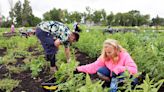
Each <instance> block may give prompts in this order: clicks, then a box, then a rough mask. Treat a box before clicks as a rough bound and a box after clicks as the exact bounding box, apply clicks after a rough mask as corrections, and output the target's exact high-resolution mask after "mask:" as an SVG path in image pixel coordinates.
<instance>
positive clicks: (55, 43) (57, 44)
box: [54, 39, 61, 48]
mask: <svg viewBox="0 0 164 92" xmlns="http://www.w3.org/2000/svg"><path fill="white" fill-rule="evenodd" d="M60 44H61V42H60V40H59V39H56V40H55V41H54V45H55V46H56V47H57V48H59V46H60Z"/></svg>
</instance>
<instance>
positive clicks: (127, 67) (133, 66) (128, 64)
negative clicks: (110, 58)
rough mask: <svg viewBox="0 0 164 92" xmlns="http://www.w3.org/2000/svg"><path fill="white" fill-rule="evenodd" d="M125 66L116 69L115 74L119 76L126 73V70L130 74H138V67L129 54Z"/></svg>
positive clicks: (126, 56)
mask: <svg viewBox="0 0 164 92" xmlns="http://www.w3.org/2000/svg"><path fill="white" fill-rule="evenodd" d="M123 62H124V65H122V66H121V65H118V66H116V67H115V68H114V70H113V72H114V73H115V74H119V73H122V72H124V71H125V70H128V71H129V73H130V74H132V75H133V74H136V73H137V65H136V64H135V62H134V61H133V59H132V58H131V56H130V55H129V54H128V53H127V54H126V55H125V58H124V61H123Z"/></svg>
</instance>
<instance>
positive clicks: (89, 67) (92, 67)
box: [77, 59, 105, 74]
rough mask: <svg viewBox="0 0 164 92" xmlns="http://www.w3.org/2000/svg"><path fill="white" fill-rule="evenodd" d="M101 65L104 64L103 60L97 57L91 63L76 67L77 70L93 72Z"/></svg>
mask: <svg viewBox="0 0 164 92" xmlns="http://www.w3.org/2000/svg"><path fill="white" fill-rule="evenodd" d="M102 66H105V64H104V62H103V61H102V60H100V59H98V60H97V61H95V62H93V63H91V64H87V65H83V66H79V67H77V70H78V71H79V72H85V73H89V74H94V73H96V72H97V70H98V69H99V68H100V67H102Z"/></svg>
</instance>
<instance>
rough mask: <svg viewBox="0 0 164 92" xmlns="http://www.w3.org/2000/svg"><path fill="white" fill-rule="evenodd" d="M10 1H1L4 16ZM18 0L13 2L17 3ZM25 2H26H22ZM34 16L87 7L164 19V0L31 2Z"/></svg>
mask: <svg viewBox="0 0 164 92" xmlns="http://www.w3.org/2000/svg"><path fill="white" fill-rule="evenodd" d="M9 1H12V0H0V12H1V14H2V15H4V16H9V14H8V12H9V10H10V5H9ZM17 1H18V0H13V2H14V3H15V2H17ZM20 1H21V2H23V1H24V0H20ZM29 1H30V5H31V7H32V10H33V14H34V15H35V16H37V17H40V18H42V14H43V13H45V12H47V11H49V10H51V9H53V8H57V9H58V8H61V9H67V10H68V11H69V12H70V11H79V12H84V11H85V8H86V6H89V7H90V8H91V9H94V10H100V9H105V11H106V12H107V14H110V12H111V11H112V12H113V13H114V14H116V13H118V12H121V13H124V12H128V11H130V10H139V11H140V12H141V14H150V16H151V18H152V17H156V16H157V15H159V17H163V18H164V0H29Z"/></svg>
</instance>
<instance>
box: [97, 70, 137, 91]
mask: <svg viewBox="0 0 164 92" xmlns="http://www.w3.org/2000/svg"><path fill="white" fill-rule="evenodd" d="M97 72H98V73H100V74H101V75H103V76H105V77H109V78H111V82H110V92H117V89H118V83H121V82H122V81H123V80H124V78H122V77H121V78H117V77H118V76H123V75H124V73H119V74H118V75H116V74H115V73H113V72H112V76H110V75H111V71H110V70H109V69H108V68H107V67H101V68H99V69H98V71H97ZM137 83H138V79H137V78H134V80H133V81H132V85H136V84H137Z"/></svg>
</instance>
